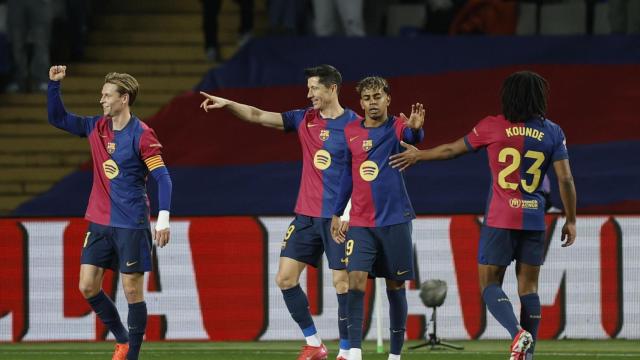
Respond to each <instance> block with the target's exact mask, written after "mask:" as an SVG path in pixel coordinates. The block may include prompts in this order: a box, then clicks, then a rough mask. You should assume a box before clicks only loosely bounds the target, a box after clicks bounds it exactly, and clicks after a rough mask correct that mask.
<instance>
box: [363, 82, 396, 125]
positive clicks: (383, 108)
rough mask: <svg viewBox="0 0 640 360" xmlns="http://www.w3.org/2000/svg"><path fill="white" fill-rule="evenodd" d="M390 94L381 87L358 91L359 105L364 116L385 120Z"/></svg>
mask: <svg viewBox="0 0 640 360" xmlns="http://www.w3.org/2000/svg"><path fill="white" fill-rule="evenodd" d="M389 104H391V96H389V95H388V94H387V93H386V92H384V90H383V89H365V90H362V92H361V93H360V106H362V110H364V113H365V116H366V117H367V118H369V119H372V120H385V119H386V118H387V109H388V108H389Z"/></svg>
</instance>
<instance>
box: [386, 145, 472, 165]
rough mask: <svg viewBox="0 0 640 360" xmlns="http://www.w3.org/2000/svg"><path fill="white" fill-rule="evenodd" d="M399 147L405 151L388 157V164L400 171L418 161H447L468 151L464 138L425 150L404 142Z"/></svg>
mask: <svg viewBox="0 0 640 360" xmlns="http://www.w3.org/2000/svg"><path fill="white" fill-rule="evenodd" d="M400 145H402V146H403V147H404V148H405V149H406V150H405V151H403V152H401V153H399V154H395V155H392V156H391V157H390V159H391V161H390V162H389V164H390V165H391V167H393V168H397V169H399V170H400V171H402V170H404V169H406V168H408V167H409V166H411V165H413V164H415V163H417V162H418V161H431V160H449V159H453V158H456V157H458V156H460V155H463V154H465V153H467V152H468V151H469V149H468V148H467V145H466V144H465V143H464V138H460V139H458V140H456V141H454V142H452V143H448V144H443V145H440V146H436V147H434V148H431V149H427V150H420V149H418V148H417V147H415V146H412V145H409V144H406V143H404V142H401V143H400Z"/></svg>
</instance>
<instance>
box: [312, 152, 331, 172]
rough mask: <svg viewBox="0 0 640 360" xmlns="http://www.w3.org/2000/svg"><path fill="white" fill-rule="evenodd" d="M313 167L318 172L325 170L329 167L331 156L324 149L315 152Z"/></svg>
mask: <svg viewBox="0 0 640 360" xmlns="http://www.w3.org/2000/svg"><path fill="white" fill-rule="evenodd" d="M313 165H314V166H315V167H316V168H317V169H319V170H326V169H328V168H329V166H331V154H330V153H329V152H328V151H327V150H324V149H320V150H318V151H316V154H315V155H313Z"/></svg>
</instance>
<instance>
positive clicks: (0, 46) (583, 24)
mask: <svg viewBox="0 0 640 360" xmlns="http://www.w3.org/2000/svg"><path fill="white" fill-rule="evenodd" d="M118 1H127V0H106V1H98V0H0V86H2V87H3V88H4V91H5V92H11V93H16V92H18V93H23V92H42V91H46V87H47V78H48V74H47V70H48V68H49V66H50V64H51V63H52V62H73V61H79V60H82V58H83V53H84V45H85V43H86V39H87V32H88V28H89V27H90V24H91V21H90V20H91V19H90V18H91V16H92V14H94V13H97V12H98V9H100V10H106V11H107V12H112V13H113V12H116V13H117V12H118V6H117V3H118ZM223 1H234V2H236V3H237V4H238V5H239V9H240V13H241V16H240V26H239V29H238V32H239V36H238V42H239V45H240V46H242V45H244V44H245V43H246V42H247V41H248V40H249V39H250V38H251V37H253V36H255V35H257V34H254V24H253V22H254V15H255V12H254V0H200V2H201V5H202V12H203V21H202V28H203V39H204V54H203V57H204V58H206V59H208V60H210V61H220V60H221V58H220V52H219V46H218V16H219V13H220V9H221V4H222V2H223ZM258 1H259V0H258ZM112 5H113V6H112ZM265 16H268V18H269V21H268V23H269V28H268V30H267V31H266V33H265V34H262V33H261V34H259V35H260V36H263V35H266V36H292V35H294V36H296V35H298V36H314V35H315V36H414V35H419V34H422V33H431V34H442V35H447V34H448V35H462V34H490V35H512V34H515V35H537V34H542V35H553V34H560V35H576V34H585V35H593V34H639V33H640V0H608V1H606V0H526V1H508V0H267V12H266V15H265Z"/></svg>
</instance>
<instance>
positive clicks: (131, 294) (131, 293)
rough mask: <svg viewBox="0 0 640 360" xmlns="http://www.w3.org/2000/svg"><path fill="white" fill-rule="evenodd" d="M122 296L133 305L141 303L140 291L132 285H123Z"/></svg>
mask: <svg viewBox="0 0 640 360" xmlns="http://www.w3.org/2000/svg"><path fill="white" fill-rule="evenodd" d="M122 288H123V290H124V296H125V297H126V298H127V300H128V301H129V303H135V302H140V301H142V300H141V298H142V291H141V289H138V288H137V287H136V286H133V285H126V284H125V285H123V286H122Z"/></svg>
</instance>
